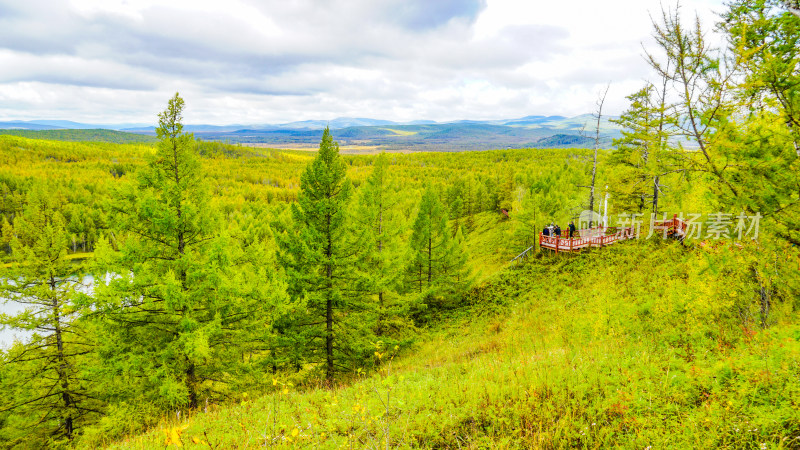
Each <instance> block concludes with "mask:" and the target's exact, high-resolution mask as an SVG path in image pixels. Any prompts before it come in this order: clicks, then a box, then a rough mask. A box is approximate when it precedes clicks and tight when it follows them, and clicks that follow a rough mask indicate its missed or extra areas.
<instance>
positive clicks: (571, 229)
mask: <svg viewBox="0 0 800 450" xmlns="http://www.w3.org/2000/svg"><path fill="white" fill-rule="evenodd" d="M574 235H575V223H574V222H570V223H569V238H570V239H572V237H573V236H574Z"/></svg>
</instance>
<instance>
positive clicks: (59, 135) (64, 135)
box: [0, 129, 158, 144]
mask: <svg viewBox="0 0 800 450" xmlns="http://www.w3.org/2000/svg"><path fill="white" fill-rule="evenodd" d="M0 134H5V135H10V136H20V137H24V138H28V139H47V140H51V141H67V142H110V143H114V144H150V143H153V142H157V141H158V139H156V137H155V136H149V135H145V134H137V133H126V132H124V131H115V130H103V129H88V130H0Z"/></svg>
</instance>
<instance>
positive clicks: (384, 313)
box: [356, 153, 410, 339]
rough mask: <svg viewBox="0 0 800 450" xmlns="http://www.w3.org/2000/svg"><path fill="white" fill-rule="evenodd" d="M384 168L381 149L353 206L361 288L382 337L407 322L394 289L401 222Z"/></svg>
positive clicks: (403, 304)
mask: <svg viewBox="0 0 800 450" xmlns="http://www.w3.org/2000/svg"><path fill="white" fill-rule="evenodd" d="M387 170H388V158H387V156H386V153H381V154H380V155H378V157H377V158H376V159H375V164H374V168H373V170H372V173H371V174H370V176H369V177H367V180H366V181H365V182H364V183H363V184H362V186H361V188H360V192H359V194H360V195H359V201H358V208H357V209H356V222H357V223H358V224H359V228H360V232H359V234H360V235H361V236H362V242H363V249H364V251H363V253H362V256H361V258H360V262H361V266H362V271H363V273H364V274H365V278H364V280H365V288H366V291H367V292H368V293H369V294H370V295H373V296H374V297H375V301H376V303H375V306H374V307H375V308H376V313H377V315H376V318H375V327H374V331H375V334H376V336H379V337H382V338H384V339H385V337H386V335H391V334H393V333H397V332H402V331H403V330H404V329H407V328H408V327H409V326H410V324H409V323H408V320H407V319H406V316H407V310H408V304H407V302H405V301H403V297H401V296H400V295H398V293H397V291H398V288H399V286H398V284H399V282H400V278H401V275H402V271H399V270H397V268H398V267H400V266H402V262H401V261H400V259H401V257H402V256H403V254H402V253H401V251H400V245H399V243H400V242H399V241H400V232H401V229H402V224H401V221H400V215H399V214H397V213H396V212H395V210H394V209H395V208H394V205H395V204H396V203H397V198H396V193H395V190H394V189H393V188H392V186H391V185H390V183H389V178H388V174H387Z"/></svg>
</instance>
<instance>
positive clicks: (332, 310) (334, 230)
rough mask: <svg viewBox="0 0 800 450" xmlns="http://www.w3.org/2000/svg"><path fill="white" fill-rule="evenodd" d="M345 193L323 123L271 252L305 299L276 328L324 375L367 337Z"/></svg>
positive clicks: (335, 149) (342, 365)
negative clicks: (286, 224) (290, 223)
mask: <svg viewBox="0 0 800 450" xmlns="http://www.w3.org/2000/svg"><path fill="white" fill-rule="evenodd" d="M351 195H352V185H351V183H350V181H349V180H348V179H347V176H346V168H345V162H344V161H343V160H342V158H341V156H340V155H339V144H338V143H336V142H335V141H334V140H333V138H332V136H331V133H330V130H329V129H328V128H326V129H325V130H324V131H323V134H322V140H321V142H320V145H319V152H318V153H317V156H316V158H314V160H313V161H312V162H311V163H310V164H309V165H308V166H307V167H306V169H305V171H304V172H303V174H302V176H301V178H300V195H299V196H298V199H297V202H296V203H294V204H292V217H293V219H294V227H295V230H294V232H292V233H289V234H288V235H286V236H284V237H283V239H281V240H280V241H279V244H280V246H281V250H282V251H281V252H280V253H279V259H280V261H281V263H282V264H283V266H284V267H285V269H286V274H287V278H288V290H289V294H290V296H291V297H292V298H293V299H294V300H295V301H296V302H301V301H302V302H304V306H305V307H304V308H297V310H296V311H295V314H294V317H292V318H291V326H290V327H287V329H286V330H287V331H285V332H284V334H285V335H290V337H293V338H294V339H296V340H295V345H297V346H298V347H297V351H298V352H299V354H298V355H297V359H298V361H306V362H311V363H314V364H321V365H322V367H324V372H325V379H326V380H327V381H328V382H331V381H332V380H333V378H334V376H335V374H336V372H338V371H340V370H342V369H348V368H351V367H348V366H347V363H348V362H352V361H354V360H359V359H360V358H361V357H362V356H364V349H365V343H366V342H368V341H369V340H370V339H371V336H370V332H369V326H370V324H369V321H368V320H365V319H364V317H365V316H367V315H369V309H368V308H367V307H366V305H365V304H364V301H363V295H364V293H363V291H362V287H361V284H362V283H361V276H360V273H359V271H358V270H357V269H358V262H359V258H360V257H361V255H360V254H359V252H360V251H361V250H362V249H361V248H360V245H358V244H359V240H358V239H356V238H355V236H357V234H355V233H354V230H353V227H352V224H351V220H350V218H349V217H348V204H349V201H350V197H351ZM365 322H366V323H365Z"/></svg>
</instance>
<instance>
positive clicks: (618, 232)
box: [539, 227, 634, 253]
mask: <svg viewBox="0 0 800 450" xmlns="http://www.w3.org/2000/svg"><path fill="white" fill-rule="evenodd" d="M575 234H577V235H578V236H577V237H572V238H570V237H563V236H561V237H559V236H545V235H543V234H542V233H539V245H540V246H541V247H542V248H547V249H550V250H555V252H556V253H558V252H575V251H581V250H583V249H585V248H591V247H604V246H607V245H611V244H613V243H615V242H617V241H621V240H626V239H632V238H633V237H634V233H633V228H632V227H627V228H607V227H597V228H590V229H584V230H576V233H575Z"/></svg>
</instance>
